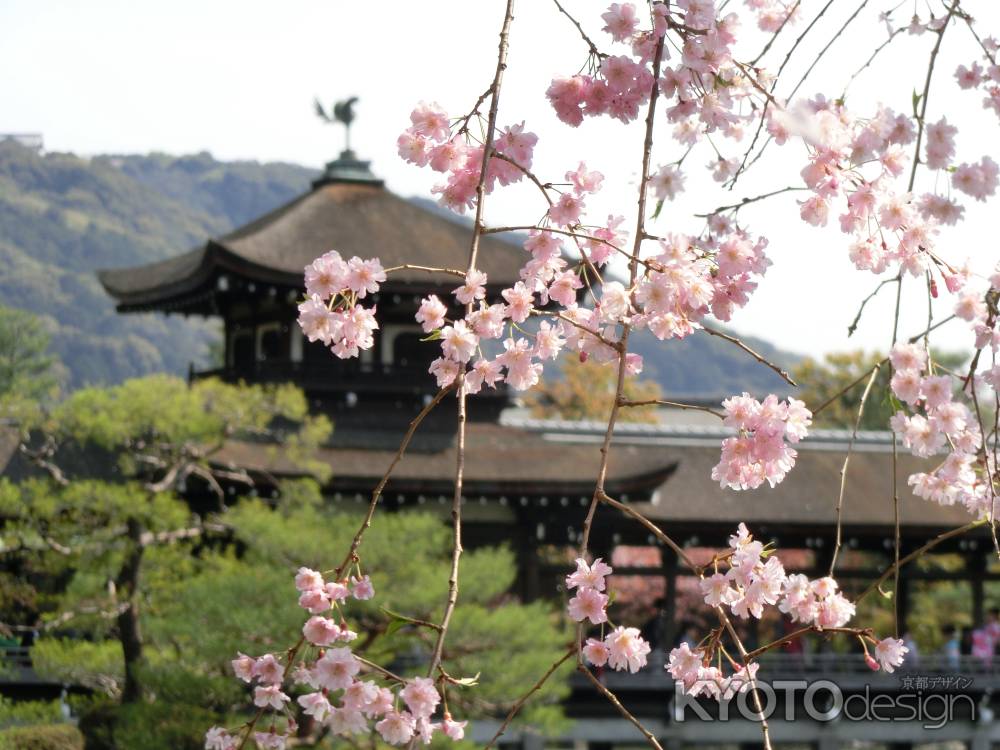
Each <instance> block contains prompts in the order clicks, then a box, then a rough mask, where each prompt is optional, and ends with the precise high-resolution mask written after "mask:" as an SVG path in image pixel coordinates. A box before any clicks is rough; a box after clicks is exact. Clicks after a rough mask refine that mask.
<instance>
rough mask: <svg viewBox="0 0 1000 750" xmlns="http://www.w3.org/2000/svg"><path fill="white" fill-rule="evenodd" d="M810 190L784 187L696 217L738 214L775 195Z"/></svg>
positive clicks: (707, 217) (708, 217)
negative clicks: (725, 212)
mask: <svg viewBox="0 0 1000 750" xmlns="http://www.w3.org/2000/svg"><path fill="white" fill-rule="evenodd" d="M808 189H809V188H806V187H796V186H794V185H789V186H788V187H783V188H781V189H779V190H772V191H771V192H769V193H763V194H761V195H755V196H753V197H752V198H744V199H743V200H741V201H740V202H739V203H732V204H730V205H728V206H719V207H718V208H717V209H715V210H714V211H711V212H709V213H707V214H695V216H696V217H697V218H699V219H710V218H712V217H713V216H716V215H717V214H721V213H723V212H724V211H733V212H734V213H736V212H738V211H739V210H740V209H741V208H743V207H744V206H746V205H748V204H750V203H756V202H757V201H762V200H765V199H766V198H772V197H774V196H775V195H781V194H782V193H791V192H798V191H801V190H808Z"/></svg>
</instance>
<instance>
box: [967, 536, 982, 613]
mask: <svg viewBox="0 0 1000 750" xmlns="http://www.w3.org/2000/svg"><path fill="white" fill-rule="evenodd" d="M965 569H966V572H967V573H968V574H969V585H970V586H971V587H972V627H974V628H979V627H982V626H983V623H984V622H985V621H986V617H985V611H984V606H985V600H986V591H985V581H984V579H983V576H984V574H985V573H986V555H985V554H984V553H983V552H981V551H980V550H978V549H977V550H975V551H973V552H970V553H969V554H968V555H966V558H965Z"/></svg>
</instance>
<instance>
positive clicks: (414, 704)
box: [399, 677, 441, 717]
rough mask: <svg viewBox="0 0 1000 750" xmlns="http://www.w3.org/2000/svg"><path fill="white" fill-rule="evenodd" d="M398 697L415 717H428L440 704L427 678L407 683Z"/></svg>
mask: <svg viewBox="0 0 1000 750" xmlns="http://www.w3.org/2000/svg"><path fill="white" fill-rule="evenodd" d="M399 696H400V698H402V699H403V702H404V703H406V706H407V708H409V709H410V711H411V712H412V713H413V715H414V716H416V717H421V716H423V717H429V716H430V715H431V714H433V713H434V709H436V708H437V705H438V703H440V702H441V696H440V695H439V694H438V691H437V688H435V687H434V681H433V680H431V679H430V678H427V677H414V678H413V679H412V680H410V681H408V682H407V683H406V687H404V688H403V689H402V690H401V691H400V692H399Z"/></svg>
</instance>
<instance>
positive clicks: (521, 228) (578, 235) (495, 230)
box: [483, 224, 653, 268]
mask: <svg viewBox="0 0 1000 750" xmlns="http://www.w3.org/2000/svg"><path fill="white" fill-rule="evenodd" d="M532 229H535V230H538V231H539V232H552V233H553V234H561V235H564V236H566V237H573V238H575V239H578V240H586V241H588V242H598V243H600V244H602V245H606V246H607V247H610V248H611V249H612V250H614V251H615V252H616V253H621V254H622V255H624V256H625V257H626V258H629V259H631V257H632V255H631V253H629V252H628V251H627V250H625V249H623V248H620V247H618V245H616V244H614V243H613V242H609V241H608V240H605V239H602V238H601V237H595V236H593V235H590V234H583V233H582V232H574V231H572V230H570V229H556V228H555V227H540V226H537V225H535V224H522V225H518V226H506V227H487V228H486V229H483V234H502V233H504V232H527V231H531V230H532ZM647 239H648V237H647ZM639 263H640V264H641V265H643V266H645V267H646V268H653V266H652V265H651V264H650V263H649V262H648V261H644V260H642V259H641V258H640V259H639Z"/></svg>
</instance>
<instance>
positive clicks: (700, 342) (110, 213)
mask: <svg viewBox="0 0 1000 750" xmlns="http://www.w3.org/2000/svg"><path fill="white" fill-rule="evenodd" d="M316 174H317V172H316V171H315V170H311V169H308V168H306V167H302V166H299V165H295V164H288V163H280V162H272V163H259V162H252V161H238V162H223V161H218V160H216V159H214V158H213V157H212V156H211V155H210V154H208V153H205V152H202V153H197V154H190V155H184V156H171V155H169V154H164V153H151V154H145V155H140V154H132V155H123V154H107V155H97V156H91V157H88V158H84V157H80V156H76V155H74V154H71V153H62V152H48V153H40V152H38V151H35V150H33V149H30V148H27V147H25V146H22V145H20V144H17V143H14V142H12V141H2V142H0V303H2V304H5V305H8V306H11V307H18V308H22V309H26V310H29V311H31V312H33V313H36V314H37V315H40V316H42V318H43V319H44V320H45V321H46V324H47V326H48V327H49V329H50V331H51V334H52V346H53V349H54V352H55V353H56V354H57V355H59V357H60V358H61V359H62V360H63V362H64V363H65V365H66V367H67V369H68V370H69V372H70V373H71V375H70V381H69V382H68V383H67V385H68V386H69V387H71V388H72V387H79V386H81V385H85V384H91V383H115V382H119V381H121V380H123V379H125V378H128V377H134V376H137V375H143V374H147V373H150V372H159V371H166V372H171V373H175V374H183V373H185V372H186V371H187V368H188V366H189V365H190V364H194V365H195V366H203V365H205V364H207V363H208V361H209V360H210V358H211V356H212V352H213V347H214V346H215V344H216V342H217V341H218V340H219V326H218V322H217V321H205V320H200V319H186V318H180V317H178V316H166V315H162V314H157V313H150V314H142V315H119V314H117V313H116V312H115V310H114V303H113V301H112V300H111V299H110V298H109V297H108V296H107V295H106V294H105V293H104V291H103V289H102V288H101V287H100V284H99V283H98V281H97V278H96V276H95V274H94V272H95V271H96V270H97V269H99V268H111V267H118V266H129V265H137V264H141V263H146V262H150V261H154V260H160V259H163V258H166V257H170V256H172V255H177V254H180V253H182V252H184V251H185V250H188V249H190V248H191V247H194V246H197V245H200V244H202V243H203V242H205V240H206V239H208V238H209V237H212V236H219V235H221V234H224V233H225V232H227V231H229V230H231V229H233V228H235V227H238V226H240V225H242V224H244V223H246V222H249V221H251V220H252V219H255V218H257V217H258V216H260V215H262V214H264V213H266V212H267V211H270V210H272V209H274V208H275V207H277V206H279V205H281V204H283V203H286V202H288V201H290V200H292V199H294V198H295V197H297V196H298V195H300V194H301V193H303V192H305V191H306V190H308V189H309V186H310V182H311V181H312V179H313V178H314V177H315V176H316ZM410 200H412V201H413V202H414V203H415V204H417V205H419V206H421V207H422V208H424V209H426V210H434V211H436V212H438V213H441V214H442V215H447V214H448V212H446V210H445V209H443V208H440V207H438V206H437V205H436V204H432V203H431V201H429V200H428V199H426V198H422V197H417V198H411V199H410ZM448 218H450V219H452V220H454V221H457V222H459V223H462V222H463V219H462V217H458V216H455V215H454V214H451V215H450V216H448ZM746 340H747V343H748V344H749V345H750V346H752V347H754V348H756V349H758V350H759V351H761V353H762V354H763V355H764V356H767V357H768V358H770V359H775V360H777V361H778V363H779V364H780V365H782V366H784V367H786V368H788V367H790V366H792V365H794V364H795V363H796V362H797V361H798V359H799V357H798V356H797V355H795V354H792V353H789V352H783V351H781V350H780V349H778V348H777V347H774V346H773V345H771V344H770V343H768V342H766V341H764V340H761V339H756V338H754V337H747V339H746ZM633 343H634V345H635V350H636V351H637V352H638V353H640V354H642V355H643V357H644V359H645V362H646V371H645V373H644V377H652V378H654V379H656V380H657V381H659V382H660V383H661V386H662V388H663V391H664V393H666V394H674V395H676V394H684V395H690V396H699V395H701V396H713V397H714V396H717V395H720V394H723V393H729V392H732V391H734V390H743V389H747V390H752V391H754V392H756V393H761V392H770V391H775V392H784V391H786V390H787V386H786V385H785V384H784V382H783V381H782V380H781V379H780V378H778V376H777V375H776V374H775V373H773V372H772V371H771V370H769V369H768V368H766V367H763V366H761V365H760V364H759V363H757V362H755V361H753V360H752V359H751V358H750V357H749V356H748V355H747V354H746V353H745V352H742V351H739V350H738V349H737V348H736V347H734V346H732V345H731V344H728V343H727V342H724V341H722V340H719V339H715V338H712V337H709V336H707V335H705V334H695V335H694V336H691V337H688V338H687V339H685V340H683V341H675V342H671V343H670V344H669V345H666V346H664V345H661V344H660V342H657V341H656V340H655V339H653V337H652V336H650V335H649V334H648V332H640V333H638V334H636V335H635V336H634V337H633Z"/></svg>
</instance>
